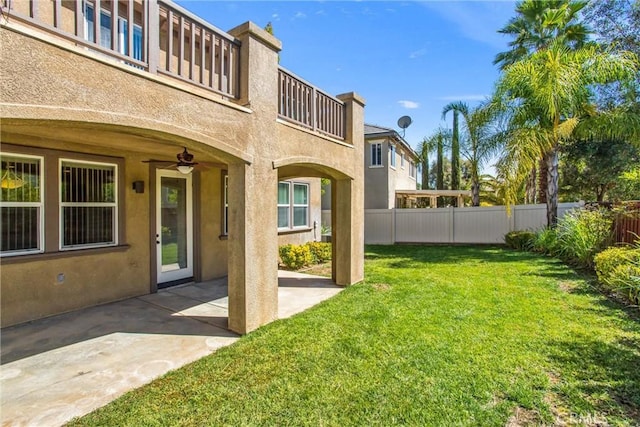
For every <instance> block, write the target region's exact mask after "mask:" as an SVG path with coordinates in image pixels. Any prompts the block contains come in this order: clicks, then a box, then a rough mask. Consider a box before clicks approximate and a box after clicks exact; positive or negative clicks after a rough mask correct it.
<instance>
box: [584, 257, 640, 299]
mask: <svg viewBox="0 0 640 427" xmlns="http://www.w3.org/2000/svg"><path fill="white" fill-rule="evenodd" d="M594 263H595V269H596V273H597V275H598V279H599V280H600V282H601V283H602V284H604V285H605V286H607V287H608V288H609V289H611V290H613V291H614V292H616V293H618V294H620V295H623V296H625V297H626V298H628V299H629V301H630V302H631V303H632V304H636V305H637V304H639V303H640V301H639V298H640V248H636V249H633V248H630V247H621V248H609V249H606V250H604V251H602V252H600V253H599V254H597V255H596V256H595V258H594Z"/></svg>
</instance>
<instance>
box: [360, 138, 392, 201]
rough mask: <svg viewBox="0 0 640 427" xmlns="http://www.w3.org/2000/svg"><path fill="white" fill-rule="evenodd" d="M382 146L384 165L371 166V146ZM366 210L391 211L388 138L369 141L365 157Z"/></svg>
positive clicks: (366, 145)
mask: <svg viewBox="0 0 640 427" xmlns="http://www.w3.org/2000/svg"><path fill="white" fill-rule="evenodd" d="M377 143H381V144H382V165H381V166H372V165H371V144H377ZM364 179H365V186H364V191H365V197H364V206H365V209H389V207H390V206H389V145H388V142H387V140H386V138H381V139H371V140H367V142H366V144H365V155H364Z"/></svg>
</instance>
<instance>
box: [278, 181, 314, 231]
mask: <svg viewBox="0 0 640 427" xmlns="http://www.w3.org/2000/svg"><path fill="white" fill-rule="evenodd" d="M280 184H287V185H288V186H289V203H286V204H284V203H278V207H279V208H280V207H282V208H285V207H286V208H289V218H288V219H289V225H288V226H287V227H278V231H292V230H307V229H309V228H310V225H309V223H310V216H311V195H310V194H311V186H310V185H309V183H308V182H300V181H278V185H280ZM296 185H303V186H305V187H307V203H305V204H296V203H295V199H294V191H295V186H296ZM296 207H298V208H302V207H304V208H307V218H306V224H305V225H294V208H296Z"/></svg>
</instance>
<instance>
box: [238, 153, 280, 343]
mask: <svg viewBox="0 0 640 427" xmlns="http://www.w3.org/2000/svg"><path fill="white" fill-rule="evenodd" d="M264 166H265V167H260V165H255V164H253V165H247V164H232V165H229V187H228V193H227V194H228V197H229V241H228V249H229V264H228V265H229V278H228V283H229V329H231V330H232V331H234V332H238V333H241V334H244V333H247V332H250V331H252V330H254V329H256V328H258V327H259V326H261V325H264V324H265V323H268V322H271V321H273V320H275V319H276V318H277V316H278V233H277V229H278V224H277V216H276V208H275V207H276V206H277V203H278V199H277V190H276V189H277V185H278V173H277V171H276V170H274V169H273V168H271V167H268V166H269V165H264Z"/></svg>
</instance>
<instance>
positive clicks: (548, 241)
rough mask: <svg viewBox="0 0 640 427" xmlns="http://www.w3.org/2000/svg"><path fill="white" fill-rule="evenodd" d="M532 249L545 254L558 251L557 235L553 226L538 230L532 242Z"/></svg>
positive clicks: (554, 253)
mask: <svg viewBox="0 0 640 427" xmlns="http://www.w3.org/2000/svg"><path fill="white" fill-rule="evenodd" d="M532 249H533V250H534V251H536V252H540V253H543V254H547V255H556V254H557V253H558V235H557V233H556V230H555V229H553V228H543V229H541V230H539V231H538V232H537V233H536V235H535V238H534V239H533V242H532Z"/></svg>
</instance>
